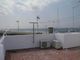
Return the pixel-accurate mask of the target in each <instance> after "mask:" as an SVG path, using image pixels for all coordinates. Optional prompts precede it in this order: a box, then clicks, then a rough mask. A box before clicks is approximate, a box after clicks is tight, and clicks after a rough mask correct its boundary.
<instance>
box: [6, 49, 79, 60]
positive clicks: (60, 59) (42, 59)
mask: <svg viewBox="0 0 80 60" xmlns="http://www.w3.org/2000/svg"><path fill="white" fill-rule="evenodd" d="M6 60H80V48H71V49H62V50H56V49H25V50H16V51H7V52H6Z"/></svg>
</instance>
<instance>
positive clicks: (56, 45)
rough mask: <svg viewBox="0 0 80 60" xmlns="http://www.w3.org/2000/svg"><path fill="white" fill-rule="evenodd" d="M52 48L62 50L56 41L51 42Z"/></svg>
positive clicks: (59, 43)
mask: <svg viewBox="0 0 80 60" xmlns="http://www.w3.org/2000/svg"><path fill="white" fill-rule="evenodd" d="M52 47H54V48H56V49H61V48H62V44H61V42H59V41H58V40H53V42H52Z"/></svg>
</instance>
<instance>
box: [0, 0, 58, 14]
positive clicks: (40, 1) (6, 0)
mask: <svg viewBox="0 0 80 60" xmlns="http://www.w3.org/2000/svg"><path fill="white" fill-rule="evenodd" d="M56 1H58V0H0V14H4V15H5V14H6V15H7V14H9V13H13V9H15V8H14V7H16V8H17V9H19V10H23V11H27V10H28V11H34V10H42V9H43V8H44V7H45V6H47V5H48V4H50V3H52V2H56Z"/></svg>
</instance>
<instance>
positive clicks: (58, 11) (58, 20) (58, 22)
mask: <svg viewBox="0 0 80 60" xmlns="http://www.w3.org/2000/svg"><path fill="white" fill-rule="evenodd" d="M57 21H58V25H59V26H60V21H59V8H57Z"/></svg>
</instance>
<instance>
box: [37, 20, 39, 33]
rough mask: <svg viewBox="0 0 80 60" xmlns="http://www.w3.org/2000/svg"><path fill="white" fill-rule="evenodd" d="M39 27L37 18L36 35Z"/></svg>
mask: <svg viewBox="0 0 80 60" xmlns="http://www.w3.org/2000/svg"><path fill="white" fill-rule="evenodd" d="M38 29H39V25H38V18H37V33H38Z"/></svg>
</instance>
